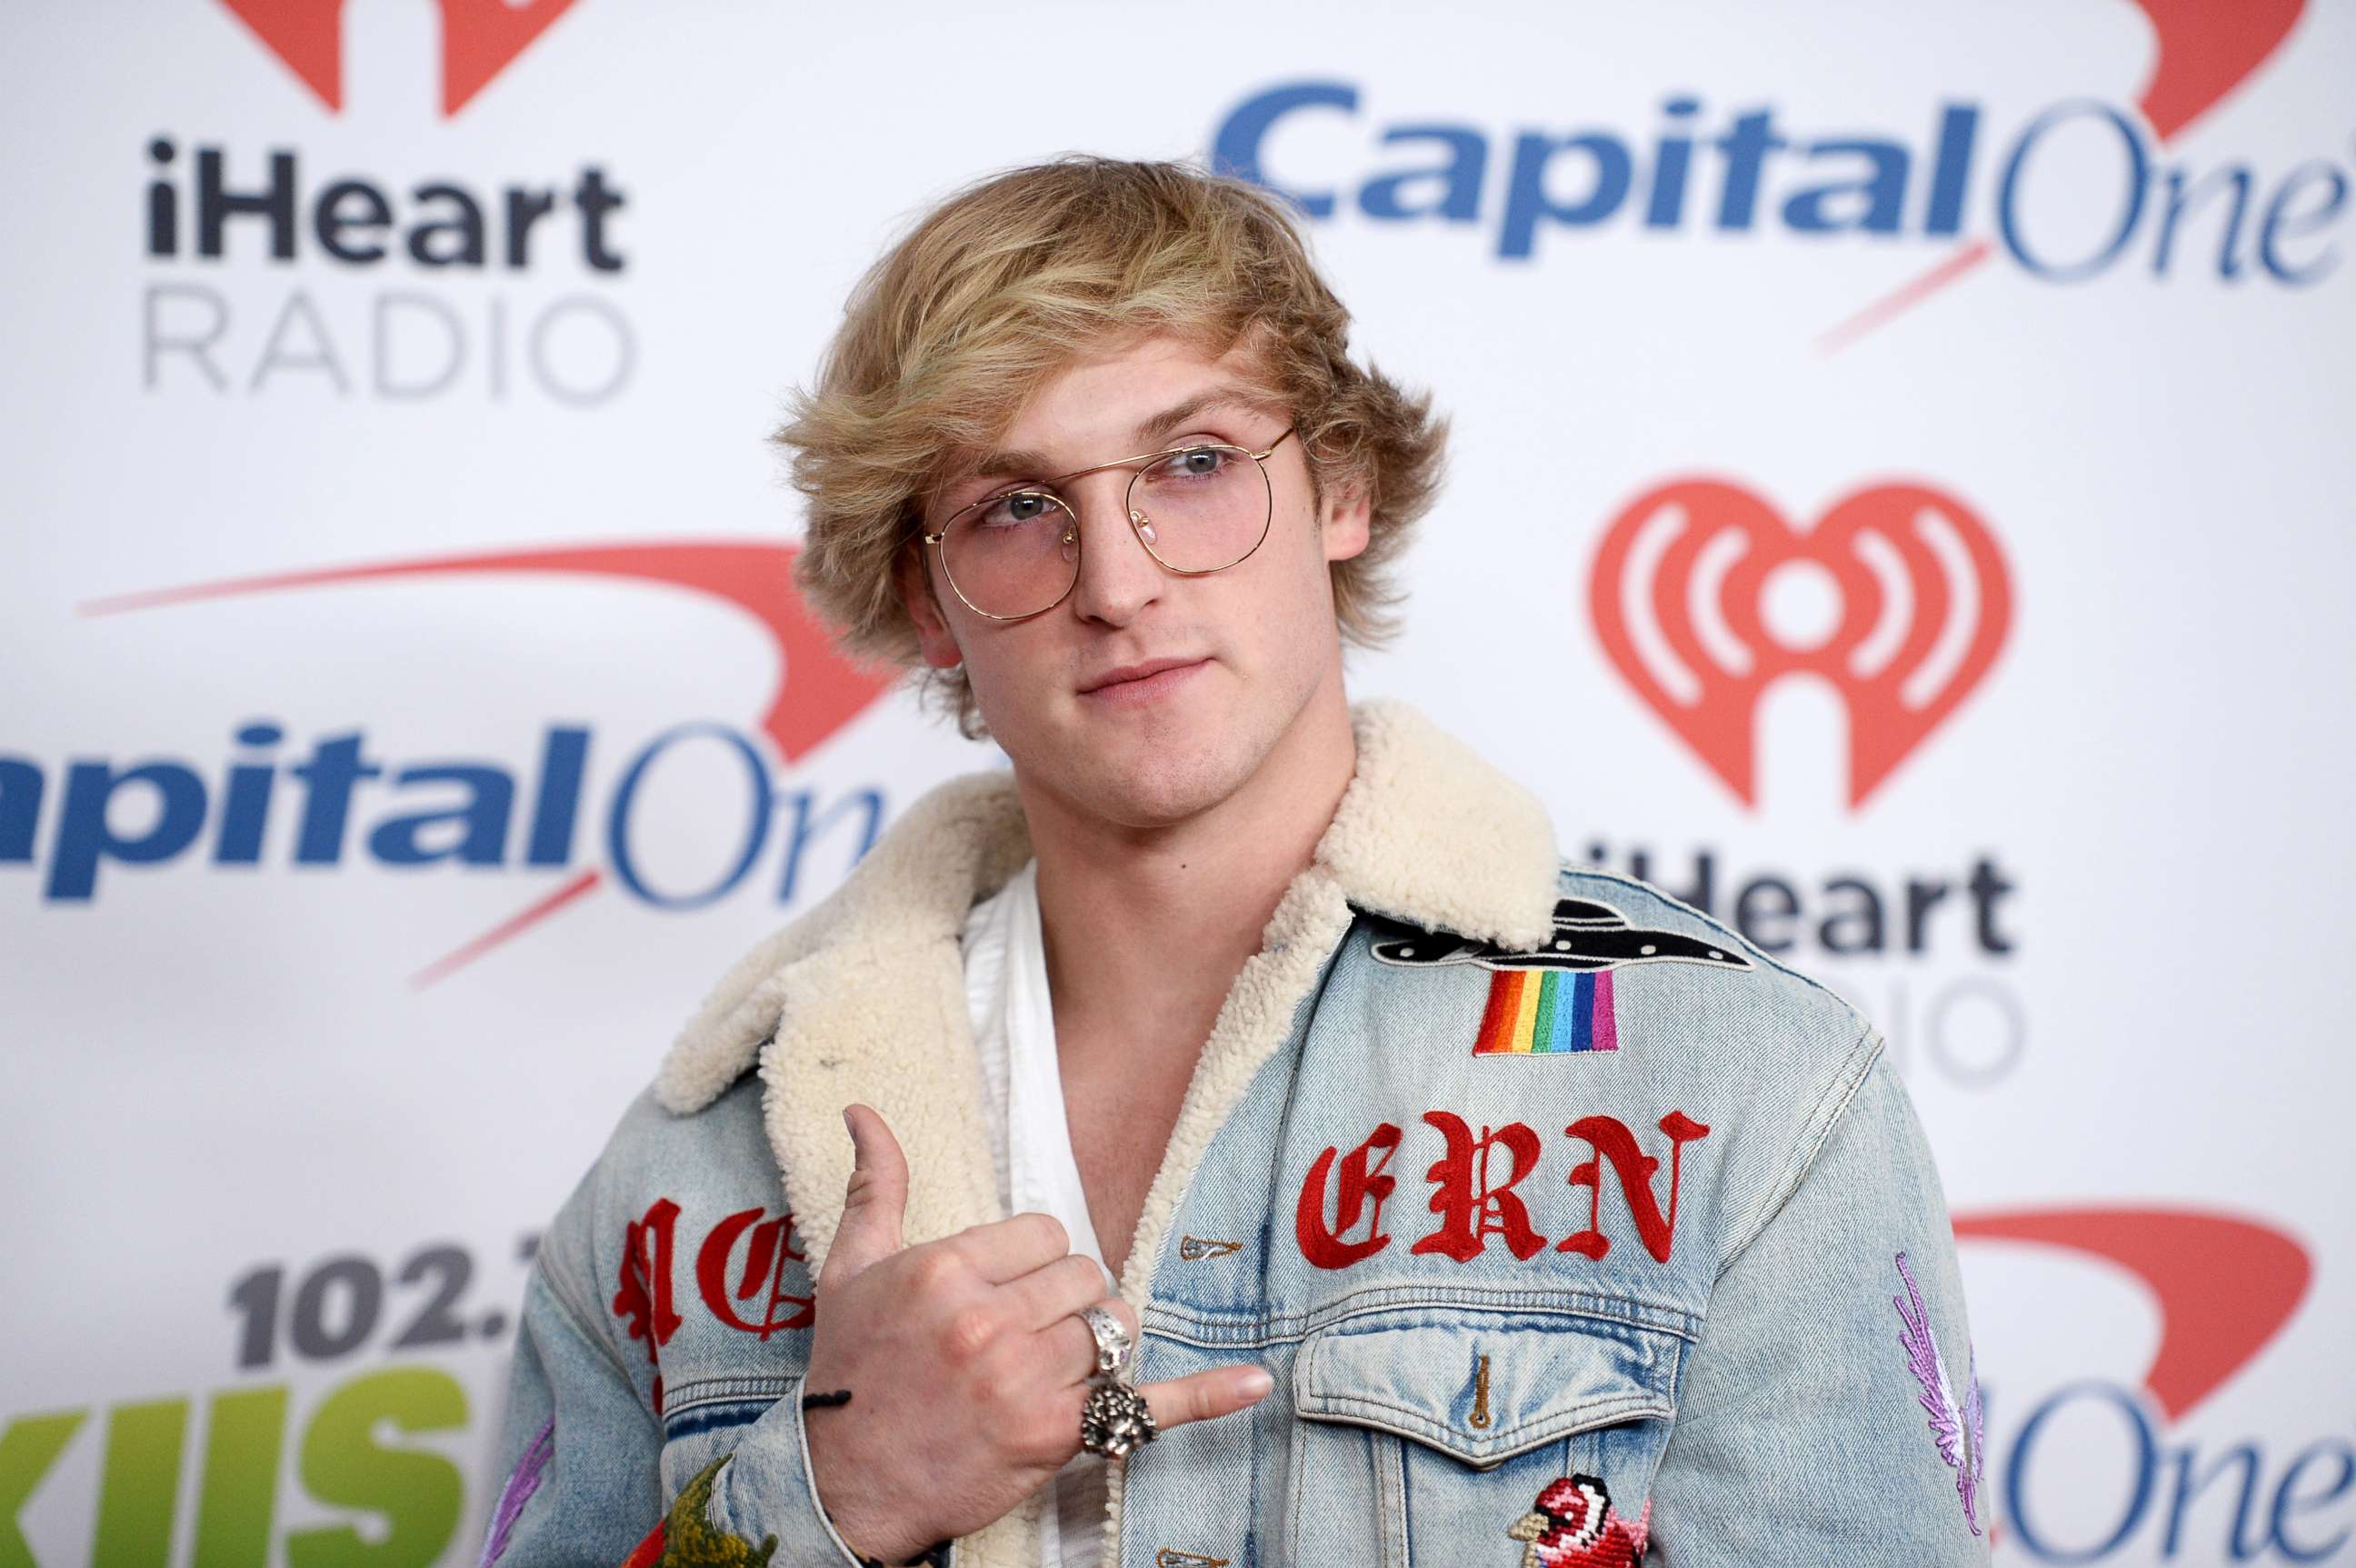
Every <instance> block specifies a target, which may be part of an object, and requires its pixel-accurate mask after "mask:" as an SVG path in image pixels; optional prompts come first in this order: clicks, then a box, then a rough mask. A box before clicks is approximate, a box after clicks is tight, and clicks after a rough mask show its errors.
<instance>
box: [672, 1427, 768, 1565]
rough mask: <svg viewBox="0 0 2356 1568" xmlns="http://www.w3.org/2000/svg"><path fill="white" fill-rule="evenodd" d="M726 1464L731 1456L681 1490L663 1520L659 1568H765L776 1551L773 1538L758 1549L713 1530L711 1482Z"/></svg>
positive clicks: (708, 1467)
mask: <svg viewBox="0 0 2356 1568" xmlns="http://www.w3.org/2000/svg"><path fill="white" fill-rule="evenodd" d="M726 1463H728V1455H725V1454H723V1455H721V1456H720V1457H719V1458H717V1459H714V1460H713V1461H712V1463H711V1464H709V1465H706V1466H704V1467H703V1468H702V1469H701V1470H699V1471H697V1472H696V1473H695V1478H694V1479H693V1480H691V1481H690V1482H688V1484H687V1485H686V1486H685V1487H681V1488H680V1494H679V1500H678V1501H676V1502H674V1503H672V1504H671V1506H670V1514H669V1518H667V1519H665V1520H663V1554H662V1557H661V1558H660V1560H659V1563H660V1568H764V1565H765V1564H766V1563H767V1562H768V1561H769V1557H770V1554H771V1553H773V1552H776V1550H777V1538H776V1536H774V1535H771V1536H765V1537H763V1538H762V1541H761V1544H760V1545H758V1546H755V1545H754V1544H753V1543H752V1542H751V1541H746V1540H745V1539H744V1537H743V1536H741V1535H731V1534H729V1533H728V1532H727V1531H726V1530H716V1529H714V1528H713V1527H712V1477H715V1476H717V1475H719V1474H720V1466H723V1465H725V1464H726Z"/></svg>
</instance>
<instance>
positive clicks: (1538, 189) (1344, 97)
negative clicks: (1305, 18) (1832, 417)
mask: <svg viewBox="0 0 2356 1568" xmlns="http://www.w3.org/2000/svg"><path fill="white" fill-rule="evenodd" d="M2135 5H2136V10H2137V11H2138V12H2140V14H2141V16H2143V18H2144V19H2145V20H2146V21H2147V23H2148V25H2149V27H2150V28H2151V31H2152V34H2153V37H2154V42H2155V46H2156V47H2155V49H2154V56H2155V59H2154V64H2153V69H2152V73H2151V77H2150V80H2149V81H2147V83H2146V85H2145V88H2144V91H2143V93H2142V95H2141V97H2140V98H2139V99H2138V100H2137V102H2136V104H2135V105H2134V106H2133V107H2132V108H2126V107H2122V106H2120V105H2117V104H2114V103H2110V102H2104V101H2102V100H2100V99H2094V98H2079V99H2072V100H2068V101H2065V102H2059V103H2055V104H2052V105H2051V106H2049V107H2047V108H2045V109H2044V110H2043V111H2041V112H2040V113H2037V114H2036V115H2034V116H2032V117H2031V118H2030V119H2029V121H2028V122H2027V123H2026V124H2023V125H2021V126H2020V127H2019V129H2018V130H2015V131H2012V132H2011V133H2010V134H2008V135H2005V136H2003V137H2002V139H2001V140H1999V139H1998V136H1997V134H1996V133H1994V132H1992V131H1991V130H1990V129H1989V128H1988V127H1987V126H1986V125H1985V124H1984V121H1985V120H1986V119H1987V113H1986V112H1985V111H1984V109H1983V106H1982V105H1980V104H1978V103H1975V102H1943V103H1941V104H1940V105H1939V106H1938V107H1937V110H1936V112H1935V113H1933V114H1932V115H1930V116H1928V117H1927V118H1928V121H1929V130H1930V134H1929V136H1928V138H1927V139H1923V138H1920V137H1919V136H1918V134H1916V133H1914V132H1912V131H1910V132H1908V133H1905V134H1898V133H1893V132H1890V131H1887V130H1884V129H1881V128H1878V127H1872V128H1860V129H1841V130H1836V131H1829V132H1827V131H1823V130H1803V129H1799V128H1796V127H1795V126H1794V124H1793V123H1792V121H1791V118H1790V117H1788V116H1787V115H1785V114H1783V113H1781V112H1779V110H1778V109H1777V107H1776V106H1774V105H1772V104H1759V103H1748V104H1744V105H1742V106H1740V107H1738V108H1733V109H1731V110H1729V111H1726V112H1723V113H1721V112H1719V111H1717V110H1715V109H1714V108H1713V107H1712V106H1711V105H1709V104H1708V103H1707V102H1705V101H1704V100H1703V98H1702V97H1701V96H1700V95H1699V94H1697V93H1687V92H1672V93H1670V94H1669V95H1668V96H1667V97H1665V99H1664V100H1663V102H1662V103H1661V108H1660V119H1659V123H1658V124H1656V125H1655V127H1654V128H1653V129H1652V130H1651V131H1650V132H1649V133H1638V134H1631V133H1629V132H1627V131H1625V130H1623V129H1621V128H1619V127H1612V126H1603V125H1596V124H1577V123H1575V122H1574V123H1572V124H1567V125H1566V124H1559V123H1542V124H1528V125H1520V126H1515V127H1513V128H1512V129H1511V130H1507V131H1503V132H1500V131H1496V130H1493V129H1490V128H1487V127H1483V126H1482V125H1480V124H1470V123H1466V122H1464V121H1462V120H1459V119H1455V118H1452V117H1450V116H1448V115H1446V114H1433V113H1419V114H1416V115H1415V116H1414V117H1413V118H1411V119H1408V120H1404V121H1398V122H1394V123H1390V124H1376V125H1375V126H1372V127H1370V128H1369V129H1368V132H1367V134H1366V145H1367V149H1368V156H1367V158H1366V163H1365V166H1361V167H1356V168H1353V167H1352V166H1350V164H1348V163H1343V164H1341V165H1339V166H1336V165H1335V164H1334V163H1333V162H1332V161H1330V160H1327V159H1323V158H1321V157H1320V156H1319V155H1318V154H1316V153H1315V152H1313V151H1311V150H1307V149H1308V148H1310V147H1312V146H1314V145H1321V144H1323V140H1324V137H1325V136H1326V135H1328V134H1330V131H1331V128H1332V127H1333V125H1334V124H1335V123H1336V122H1340V123H1343V124H1352V123H1357V122H1361V121H1362V120H1363V119H1364V118H1365V115H1366V109H1365V98H1366V96H1367V94H1366V92H1365V91H1364V90H1362V88H1361V86H1360V85H1359V84H1358V83H1356V82H1353V81H1331V80H1301V81H1281V82H1278V83H1275V84H1273V85H1271V86H1269V87H1266V88H1263V89H1260V90H1258V91H1254V92H1252V93H1251V94H1249V95H1248V97H1246V98H1245V99H1244V100H1243V101H1242V102H1239V103H1237V105H1236V106H1235V107H1234V108H1233V109H1231V110H1230V111H1228V113H1227V114H1226V117H1225V118H1224V119H1223V120H1221V122H1220V123H1219V124H1218V125H1217V127H1216V128H1215V131H1214V132H1213V134H1212V138H1211V151H1212V157H1213V159H1214V161H1215V163H1216V164H1217V165H1218V166H1221V167H1223V168H1225V169H1227V170H1230V171H1232V172H1234V173H1236V174H1238V175H1241V176H1242V177H1245V178H1247V179H1251V180H1256V181H1258V182H1259V183H1261V184H1263V185H1266V186H1267V187H1269V188H1270V189H1272V190H1274V191H1276V192H1277V193H1278V194H1280V195H1282V196H1284V197H1286V198H1288V199H1290V200H1291V201H1292V202H1293V203H1294V204H1295V205H1296V206H1298V207H1299V208H1300V209H1301V211H1302V212H1303V213H1305V214H1306V215H1307V216H1308V217H1310V218H1312V219H1315V220H1329V219H1333V218H1336V217H1338V216H1340V215H1341V214H1342V213H1343V212H1344V211H1345V210H1350V209H1355V216H1356V217H1358V218H1360V219H1363V220H1365V221H1367V222H1371V223H1374V224H1377V225H1385V224H1406V223H1417V224H1420V223H1440V224H1447V225H1453V226H1460V227H1463V228H1467V229H1475V230H1482V231H1486V232H1487V234H1488V235H1489V243H1490V248H1491V250H1492V252H1493V253H1494V255H1495V257H1496V259H1497V260H1499V261H1500V262H1505V263H1527V262H1530V261H1531V260H1532V259H1533V258H1535V257H1536V256H1537V253H1538V252H1539V251H1540V249H1541V248H1542V242H1543V243H1545V244H1556V243H1560V242H1565V241H1572V240H1576V239H1578V238H1580V237H1582V236H1586V235H1592V234H1595V233H1598V232H1601V231H1604V230H1606V229H1607V228H1608V227H1610V226H1612V225H1615V224H1616V225H1619V226H1621V227H1623V228H1627V227H1635V228H1641V229H1642V230H1644V231H1649V232H1652V233H1655V234H1688V235H1690V234H1696V233H1715V234H1718V235H1724V236H1733V235H1744V236H1747V235H1751V234H1753V233H1755V232H1758V231H1767V230H1773V229H1781V230H1782V231H1783V232H1785V233H1786V234H1789V235H1791V236H1793V237H1794V238H1797V239H1801V240H1803V241H1808V242H1819V243H1821V242H1829V241H1837V240H1838V239H1841V238H1843V237H1857V236H1863V237H1869V238H1871V239H1874V240H1876V241H1878V242H1883V243H1887V242H1891V241H1900V240H1908V239H1912V240H1917V241H1925V242H1932V243H1933V244H1936V245H1941V246H1944V247H1945V248H1946V253H1945V255H1944V257H1943V258H1942V259H1940V260H1939V261H1938V262H1936V263H1935V264H1933V265H1932V266H1930V267H1929V268H1927V269H1926V270H1924V271H1923V272H1922V273H1921V274H1919V275H1917V276H1916V277H1915V278H1913V279H1912V281H1911V282H1908V283H1906V284H1905V285H1902V286H1901V287H1899V288H1896V289H1894V290H1892V291H1891V292H1890V293H1889V294H1888V295H1885V296H1884V297H1882V298H1880V299H1879V300H1877V301H1875V302H1873V303H1872V304H1870V305H1869V306H1866V307H1865V308H1863V309H1861V310H1859V311H1858V312H1856V313H1854V314H1853V315H1851V316H1850V317H1847V319H1845V320H1842V321H1840V322H1838V323H1837V324H1834V325H1832V326H1831V327H1829V328H1827V329H1826V330H1825V331H1824V332H1823V333H1822V335H1821V336H1820V337H1819V338H1818V340H1817V346H1818V347H1819V348H1820V349H1826V350H1830V349H1837V348H1840V347H1842V346H1843V345H1845V344H1847V343H1848V342H1851V341H1853V340H1855V339H1856V338H1858V337H1860V336H1862V335H1864V334H1865V333H1867V332H1869V331H1871V330H1873V329H1874V328H1878V327H1879V326H1880V325H1881V324H1883V323H1884V322H1886V321H1888V320H1890V318H1891V317H1895V316H1897V315H1898V314H1900V313H1901V312H1902V311H1904V310H1906V309H1908V308H1910V307H1912V306H1914V305H1916V304H1918V303H1920V302H1921V301H1922V300H1923V299H1924V298H1927V297H1928V296H1929V295H1932V294H1934V293H1936V292H1937V291H1938V290H1940V289H1942V288H1944V287H1945V286H1946V285H1949V284H1952V283H1954V281H1955V280H1957V279H1958V278H1960V277H1962V276H1964V275H1965V274H1967V273H1970V272H1971V271H1973V270H1974V269H1975V268H1976V267H1978V266H1979V265H1980V264H1981V263H1984V262H1986V261H1987V260H1988V259H1989V258H1990V257H1991V256H1995V255H1997V254H1999V253H2001V254H2002V255H2004V256H2006V257H2008V259H2009V260H2010V261H2011V262H2012V263H2014V264H2015V265H2016V266H2018V267H2019V269H2020V270H2021V271H2022V272H2024V273H2026V274H2029V275H2030V276H2032V277H2036V278H2039V279H2042V280H2045V281H2049V282H2055V283H2074V282H2080V281H2083V280H2085V279H2088V278H2093V277H2096V276H2099V275H2102V274H2106V273H2109V272H2112V271H2113V270H2114V269H2118V268H2124V267H2129V266H2138V265H2139V266H2142V267H2145V268H2147V269H2148V270H2149V272H2150V274H2151V275H2152V276H2154V277H2156V278H2162V279H2165V278H2169V277H2171V276H2175V275H2178V274H2184V273H2188V272H2191V271H2195V270H2200V269H2206V270H2208V271H2210V272H2211V273H2213V274H2214V275H2215V276H2216V277H2217V278H2219V279H2220V280H2221V281H2222V282H2225V283H2229V284H2230V283H2236V282H2239V281H2241V280H2243V279H2244V278H2250V279H2256V278H2266V279H2271V280H2273V281H2274V282H2276V283H2278V284H2282V285H2287V286H2292V287H2298V286H2305V285H2312V284H2315V283H2317V282H2319V281H2320V280H2321V279H2323V278H2324V277H2326V276H2328V275H2329V274H2330V273H2331V272H2332V271H2333V270H2334V269H2335V268H2336V267H2337V266H2338V264H2339V259H2340V258H2339V254H2338V252H2337V250H2336V248H2335V246H2334V245H2333V243H2332V242H2331V241H2330V239H2329V237H2328V231H2330V230H2331V229H2333V228H2334V226H2335V225H2337V224H2338V223H2339V222H2340V220H2341V218H2342V217H2343V216H2344V214H2345V209H2346V208H2347V206H2348V196H2349V191H2350V187H2351V171H2350V168H2349V166H2348V165H2347V164H2346V163H2345V162H2344V161H2342V160H2341V159H2340V158H2338V157H2337V156H2314V157H2309V158H2307V159H2304V160H2302V161H2300V162H2298V163H2297V164H2295V165H2293V166H2290V167H2289V168H2287V169H2285V170H2281V171H2279V172H2268V171H2261V170H2259V169H2257V168H2256V167H2254V166H2252V165H2249V164H2245V163H2224V164H2210V165H2204V166H2198V167H2196V166H2194V165H2193V164H2192V163H2191V162H2190V161H2188V160H2180V159H2168V158H2164V157H2163V156H2162V153H2163V150H2164V149H2166V150H2173V149H2174V148H2175V147H2176V146H2177V145H2178V143H2179V138H2180V136H2181V135H2182V134H2183V133H2184V132H2185V131H2186V130H2187V129H2188V127H2190V126H2191V125H2192V124H2194V123H2195V122H2196V121H2198V120H2199V119H2200V118H2201V116H2202V115H2204V114H2205V113H2208V112H2209V111H2210V110H2211V108H2213V107H2215V105H2216V104H2217V103H2218V102H2221V101H2222V100H2223V99H2224V98H2225V97H2226V95H2227V94H2229V93H2231V92H2232V91H2233V90H2234V89H2235V88H2236V87H2238V86H2240V85H2241V84H2242V83H2244V81H2248V80H2249V79H2250V78H2251V77H2252V76H2253V75H2254V74H2255V73H2256V72H2257V71H2258V70H2259V69H2260V67H2262V66H2263V65H2264V64H2265V62H2266V61H2267V60H2268V59H2271V58H2272V57H2273V56H2274V54H2275V53H2276V50H2277V49H2278V48H2280V47H2281V46H2282V44H2283V43H2284V41H2285V40H2286V38H2288V37H2289V36H2290V34H2291V33H2292V31H2293V29H2294V27H2295V26H2296V24H2297V22H2298V20H2299V16H2300V15H2301V13H2302V11H2303V10H2304V9H2305V0H2235V3H2233V4H2214V3H2211V0H2135ZM1302 124H1312V125H1316V126H1318V127H1319V131H1318V132H1317V134H1314V135H1312V136H1304V137H1298V138H1296V137H1295V136H1294V134H1293V133H1294V132H1295V130H1296V129H1297V128H1298V127H1300V126H1301V125H1302ZM2333 124H2334V125H2335V126H2336V124H2337V123H2336V122H2334V123H2333ZM2333 134H2337V133H2336V130H2335V131H2334V133H2333ZM1493 174H1494V176H1495V177H1494V178H1493ZM1976 214H1984V216H1979V217H1977V218H1976ZM1990 231H1993V232H1992V233H1991V232H1990Z"/></svg>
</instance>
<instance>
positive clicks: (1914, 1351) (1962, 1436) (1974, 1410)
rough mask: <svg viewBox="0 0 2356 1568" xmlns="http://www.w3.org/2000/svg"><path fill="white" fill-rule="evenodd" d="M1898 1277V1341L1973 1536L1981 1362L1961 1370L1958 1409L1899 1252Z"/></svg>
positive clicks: (1982, 1460)
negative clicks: (1952, 1475)
mask: <svg viewBox="0 0 2356 1568" xmlns="http://www.w3.org/2000/svg"><path fill="white" fill-rule="evenodd" d="M1898 1277H1899V1278H1900V1279H1901V1280H1902V1281H1904V1282H1905V1284H1906V1294H1904V1295H1902V1296H1898V1295H1893V1296H1891V1297H1890V1305H1893V1306H1895V1307H1897V1308H1898V1316H1899V1320H1900V1321H1901V1323H1903V1324H1904V1325H1905V1327H1904V1328H1903V1329H1902V1330H1901V1332H1900V1334H1899V1336H1898V1343H1899V1345H1900V1346H1901V1347H1902V1348H1904V1350H1905V1351H1906V1365H1907V1368H1908V1369H1909V1370H1911V1371H1912V1373H1913V1374H1914V1380H1915V1381H1916V1382H1918V1383H1920V1384H1922V1397H1921V1399H1920V1400H1918V1401H1917V1402H1918V1403H1920V1404H1921V1405H1922V1409H1923V1411H1924V1412H1926V1413H1927V1414H1928V1415H1929V1416H1930V1418H1931V1436H1932V1439H1933V1441H1934V1442H1936V1443H1937V1444H1938V1445H1939V1457H1940V1458H1942V1459H1944V1460H1945V1461H1946V1462H1947V1464H1948V1466H1949V1467H1950V1468H1952V1469H1953V1470H1954V1472H1955V1495H1956V1496H1957V1497H1959V1498H1962V1499H1963V1502H1964V1522H1965V1524H1967V1525H1970V1526H1971V1527H1972V1533H1973V1534H1974V1535H1977V1534H1978V1533H1979V1532H1980V1520H1979V1490H1980V1474H1981V1468H1982V1466H1983V1464H1984V1463H1985V1459H1986V1455H1985V1454H1984V1453H1983V1451H1982V1449H1981V1446H1980V1435H1981V1416H1982V1409H1981V1405H1980V1376H1979V1359H1978V1358H1977V1357H1976V1356H1975V1357H1973V1358H1972V1359H1971V1361H1970V1362H1969V1363H1968V1364H1967V1366H1966V1368H1965V1383H1966V1385H1967V1386H1966V1387H1965V1390H1964V1402H1963V1404H1962V1406H1961V1407H1960V1408H1958V1407H1957V1405H1956V1403H1955V1391H1954V1387H1953V1386H1952V1385H1951V1384H1950V1383H1949V1382H1948V1381H1947V1359H1946V1358H1945V1357H1944V1356H1942V1355H1941V1354H1939V1341H1938V1339H1937V1338H1936V1337H1934V1336H1933V1334H1932V1332H1931V1314H1930V1312H1929V1310H1928V1309H1926V1308H1925V1307H1924V1306H1923V1305H1922V1292H1921V1291H1920V1290H1918V1289H1916V1288H1915V1284H1914V1271H1913V1270H1912V1269H1910V1268H1908V1267H1907V1266H1906V1254H1905V1253H1903V1252H1901V1253H1899V1254H1898Z"/></svg>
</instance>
